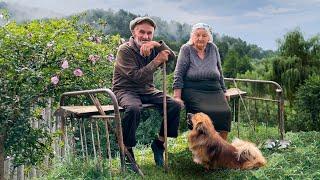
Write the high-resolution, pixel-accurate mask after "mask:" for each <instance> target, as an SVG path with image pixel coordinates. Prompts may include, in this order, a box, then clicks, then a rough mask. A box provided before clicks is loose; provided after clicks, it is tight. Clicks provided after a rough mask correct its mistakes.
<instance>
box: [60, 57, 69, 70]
mask: <svg viewBox="0 0 320 180" xmlns="http://www.w3.org/2000/svg"><path fill="white" fill-rule="evenodd" d="M61 67H62V69H67V68H68V67H69V63H68V61H67V60H66V59H64V60H63V62H62V64H61Z"/></svg>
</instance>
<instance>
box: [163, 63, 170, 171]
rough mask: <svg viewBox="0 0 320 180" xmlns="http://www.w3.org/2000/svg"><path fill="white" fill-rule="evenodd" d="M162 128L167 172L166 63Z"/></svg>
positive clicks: (164, 68) (164, 66)
mask: <svg viewBox="0 0 320 180" xmlns="http://www.w3.org/2000/svg"><path fill="white" fill-rule="evenodd" d="M162 81H163V126H164V128H163V129H164V151H165V152H164V169H165V171H166V172H168V170H169V167H168V140H167V137H168V132H167V127H168V124H167V82H166V81H167V77H166V63H165V62H164V63H163V80H162Z"/></svg>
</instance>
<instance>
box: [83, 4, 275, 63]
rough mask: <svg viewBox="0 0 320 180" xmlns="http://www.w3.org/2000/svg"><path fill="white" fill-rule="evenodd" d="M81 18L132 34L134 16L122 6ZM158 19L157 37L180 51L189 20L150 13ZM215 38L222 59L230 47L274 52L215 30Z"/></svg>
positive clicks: (250, 53) (254, 53)
mask: <svg viewBox="0 0 320 180" xmlns="http://www.w3.org/2000/svg"><path fill="white" fill-rule="evenodd" d="M82 15H83V16H82V18H81V21H82V22H86V23H89V24H90V25H92V26H94V27H96V28H98V29H100V30H102V31H103V32H104V33H107V34H120V35H121V36H122V37H124V38H125V39H128V38H129V37H130V35H131V32H130V30H129V22H130V21H131V20H132V19H134V18H135V17H137V16H140V15H136V14H132V13H130V12H127V11H125V10H122V9H121V10H119V11H117V12H114V11H113V10H111V9H109V10H107V11H106V10H101V9H96V10H89V11H86V12H84V13H82ZM152 18H153V19H154V20H155V21H156V23H157V31H156V34H155V38H156V39H162V40H165V41H166V42H167V43H168V44H169V45H170V47H171V48H172V49H173V50H175V51H179V49H180V47H181V45H182V44H183V43H185V42H187V41H188V39H189V36H190V31H191V25H190V24H186V23H184V24H182V23H179V22H176V21H170V22H167V21H164V20H162V19H161V18H159V17H152ZM214 42H215V43H216V44H217V45H218V47H219V51H220V54H221V57H222V59H224V57H225V56H226V54H227V53H228V51H229V50H234V51H236V52H238V54H239V57H245V56H247V57H249V58H252V59H261V58H264V57H268V56H270V55H272V54H273V52H272V51H270V50H269V51H265V50H263V49H262V48H260V47H258V46H257V45H254V44H248V43H247V42H246V41H243V40H242V39H240V38H233V37H229V36H220V35H219V34H214Z"/></svg>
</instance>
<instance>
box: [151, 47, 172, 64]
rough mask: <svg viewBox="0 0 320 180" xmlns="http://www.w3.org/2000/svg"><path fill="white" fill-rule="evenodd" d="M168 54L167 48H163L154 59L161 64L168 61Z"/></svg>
mask: <svg viewBox="0 0 320 180" xmlns="http://www.w3.org/2000/svg"><path fill="white" fill-rule="evenodd" d="M169 54H170V51H169V50H163V51H161V52H159V54H158V55H157V56H156V57H155V58H154V60H155V61H156V62H157V63H159V64H162V63H164V62H166V61H168V57H169Z"/></svg>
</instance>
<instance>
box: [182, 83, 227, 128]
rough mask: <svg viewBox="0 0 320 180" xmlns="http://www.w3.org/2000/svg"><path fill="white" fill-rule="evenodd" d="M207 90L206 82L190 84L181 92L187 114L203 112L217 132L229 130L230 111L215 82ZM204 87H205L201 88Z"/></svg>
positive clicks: (222, 93)
mask: <svg viewBox="0 0 320 180" xmlns="http://www.w3.org/2000/svg"><path fill="white" fill-rule="evenodd" d="M213 82H214V83H213V86H211V87H210V88H208V84H207V83H210V84H211V83H212V81H210V82H208V81H205V82H200V81H198V82H192V85H190V83H188V84H187V88H184V89H183V90H182V98H183V100H184V102H185V105H186V109H187V111H188V112H189V113H198V112H203V113H205V114H207V115H208V116H209V117H210V118H211V120H212V122H213V125H214V127H215V129H216V130H217V131H228V132H230V130H231V110H230V107H229V105H228V102H227V100H226V99H225V95H224V92H223V91H222V89H221V87H220V85H219V84H217V83H218V82H217V81H213ZM203 85H205V87H204V86H203Z"/></svg>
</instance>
